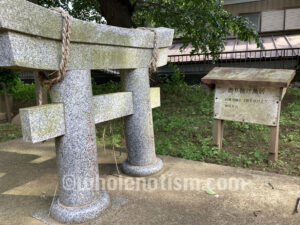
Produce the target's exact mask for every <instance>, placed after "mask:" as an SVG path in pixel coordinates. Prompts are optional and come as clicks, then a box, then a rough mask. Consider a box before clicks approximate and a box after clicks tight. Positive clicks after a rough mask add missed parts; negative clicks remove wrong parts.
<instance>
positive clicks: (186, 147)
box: [97, 83, 300, 176]
mask: <svg viewBox="0 0 300 225" xmlns="http://www.w3.org/2000/svg"><path fill="white" fill-rule="evenodd" d="M299 96H300V89H289V90H288V92H287V95H286V96H285V99H284V101H283V106H282V113H281V120H280V144H279V160H278V162H276V163H274V164H271V165H270V164H268V161H267V159H268V152H267V151H268V147H269V144H268V143H269V128H268V127H267V126H263V125H257V124H249V123H239V122H231V121H226V122H225V128H224V140H223V151H218V149H217V148H216V147H215V146H214V145H213V143H212V126H213V101H214V97H213V93H212V94H211V95H209V96H207V95H206V92H205V91H204V90H203V89H202V88H201V87H200V86H187V85H184V84H182V83H179V84H178V85H177V86H175V87H174V86H173V87H170V85H165V86H163V88H162V103H161V107H160V108H156V109H154V110H153V121H154V132H155V145H156V152H157V154H161V155H171V156H175V157H180V158H185V159H190V160H197V161H203V162H209V163H217V164H222V165H229V166H235V167H243V168H250V169H256V170H262V171H270V172H276V173H282V174H288V175H298V176H299V175H300V163H299V162H300V135H299V130H300V122H299V118H300V98H299ZM123 123H124V122H123V120H116V121H113V122H111V124H112V126H113V131H114V136H117V137H116V138H115V140H114V143H115V144H116V143H117V145H118V147H120V148H125V140H124V131H123ZM108 124H109V123H106V126H109V125H108ZM103 128H104V124H100V125H97V130H98V136H99V139H98V140H99V141H100V142H102V143H103V139H102V134H103ZM100 137H101V138H100ZM104 140H105V142H106V144H108V145H111V143H112V142H113V140H112V136H111V135H110V134H109V133H107V131H106V135H105V139H104Z"/></svg>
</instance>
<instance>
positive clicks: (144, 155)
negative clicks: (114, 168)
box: [121, 68, 163, 176]
mask: <svg viewBox="0 0 300 225" xmlns="http://www.w3.org/2000/svg"><path fill="white" fill-rule="evenodd" d="M121 79H122V84H123V89H124V91H130V92H132V94H133V106H134V113H133V115H131V116H128V117H126V118H125V136H126V145H127V149H128V159H127V160H125V161H124V162H123V165H122V169H123V172H124V173H127V174H129V175H133V176H147V175H151V174H154V173H156V172H158V171H160V170H161V169H162V167H163V163H162V161H161V160H160V159H159V158H157V157H156V154H155V143H154V131H153V119H152V109H151V104H150V84H149V70H148V68H141V69H134V70H122V71H121Z"/></svg>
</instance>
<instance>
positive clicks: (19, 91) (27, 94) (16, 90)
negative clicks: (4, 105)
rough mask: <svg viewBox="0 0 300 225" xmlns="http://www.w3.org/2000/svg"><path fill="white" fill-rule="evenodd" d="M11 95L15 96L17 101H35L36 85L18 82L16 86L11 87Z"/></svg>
mask: <svg viewBox="0 0 300 225" xmlns="http://www.w3.org/2000/svg"><path fill="white" fill-rule="evenodd" d="M9 93H10V94H12V95H13V98H14V99H15V100H33V99H35V97H36V96H35V85H34V84H26V83H24V82H22V81H19V80H18V81H17V82H16V83H15V85H14V86H11V87H9Z"/></svg>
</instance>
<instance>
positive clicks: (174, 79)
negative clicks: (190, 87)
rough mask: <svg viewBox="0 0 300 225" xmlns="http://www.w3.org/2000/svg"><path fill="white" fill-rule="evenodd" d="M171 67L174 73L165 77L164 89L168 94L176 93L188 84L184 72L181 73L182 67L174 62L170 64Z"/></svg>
mask: <svg viewBox="0 0 300 225" xmlns="http://www.w3.org/2000/svg"><path fill="white" fill-rule="evenodd" d="M168 66H169V68H170V69H171V72H172V75H171V76H168V77H166V78H165V79H163V86H162V88H163V90H164V92H166V93H168V94H174V93H175V92H177V93H178V91H180V90H183V89H182V88H183V87H184V86H186V83H185V82H184V74H182V73H180V69H179V67H178V66H177V65H174V64H172V63H169V64H168Z"/></svg>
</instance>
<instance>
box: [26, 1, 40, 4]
mask: <svg viewBox="0 0 300 225" xmlns="http://www.w3.org/2000/svg"><path fill="white" fill-rule="evenodd" d="M27 1H29V2H32V3H35V4H38V3H39V0H27Z"/></svg>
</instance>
